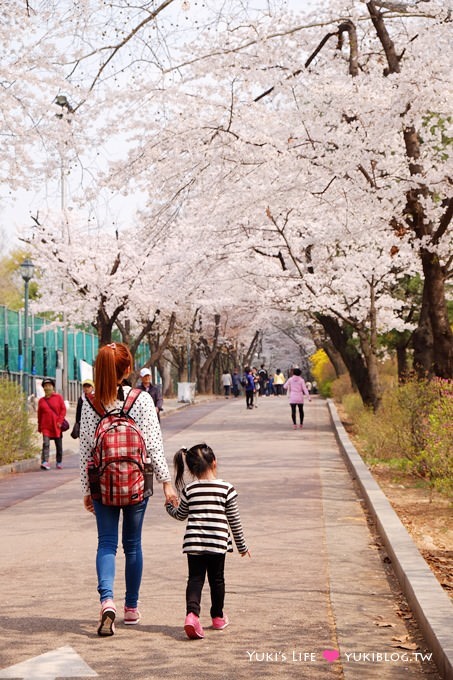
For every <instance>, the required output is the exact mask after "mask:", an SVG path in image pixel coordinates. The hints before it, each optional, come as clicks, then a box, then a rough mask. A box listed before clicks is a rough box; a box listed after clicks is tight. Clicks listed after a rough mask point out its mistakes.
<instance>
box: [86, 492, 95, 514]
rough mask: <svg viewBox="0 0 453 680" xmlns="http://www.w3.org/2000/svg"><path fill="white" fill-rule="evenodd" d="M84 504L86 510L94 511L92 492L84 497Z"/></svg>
mask: <svg viewBox="0 0 453 680" xmlns="http://www.w3.org/2000/svg"><path fill="white" fill-rule="evenodd" d="M83 506H84V508H85V510H88V512H93V513H94V505H93V499H92V498H91V494H90V495H88V496H84V497H83Z"/></svg>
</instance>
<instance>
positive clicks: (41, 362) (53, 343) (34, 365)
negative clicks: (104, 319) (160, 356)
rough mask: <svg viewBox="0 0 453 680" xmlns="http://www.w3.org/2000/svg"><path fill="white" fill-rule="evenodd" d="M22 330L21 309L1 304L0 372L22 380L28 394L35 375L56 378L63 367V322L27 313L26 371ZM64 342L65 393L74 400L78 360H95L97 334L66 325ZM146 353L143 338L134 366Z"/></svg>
mask: <svg viewBox="0 0 453 680" xmlns="http://www.w3.org/2000/svg"><path fill="white" fill-rule="evenodd" d="M24 332H25V328H24V313H23V312H21V311H19V312H14V311H12V310H11V309H8V308H7V307H5V306H4V305H0V375H8V376H9V377H10V378H11V379H12V380H15V381H16V382H20V383H22V385H23V387H24V390H25V392H26V394H31V393H34V392H35V378H43V377H44V376H50V377H52V378H56V377H57V374H58V372H59V371H60V373H61V369H63V368H65V369H66V367H65V366H64V364H65V362H64V346H65V337H64V335H65V334H64V325H63V323H61V322H51V321H49V320H48V319H43V318H42V317H38V316H35V315H33V314H30V315H28V320H27V342H26V345H27V357H26V361H25V367H26V374H24V354H23V352H24ZM66 342H67V364H66V366H67V373H68V375H67V383H68V391H67V393H66V390H65V391H64V396H65V398H67V399H69V400H70V401H74V400H75V399H77V397H78V395H79V392H80V382H79V381H80V379H81V375H80V365H81V362H82V361H83V362H86V363H87V364H89V365H90V366H91V365H93V364H94V360H95V357H96V354H97V351H98V337H97V335H96V334H95V333H88V332H86V331H84V330H80V329H78V328H74V327H73V326H68V327H67V332H66ZM149 356H150V354H149V347H148V345H147V344H146V343H145V342H142V343H141V344H140V346H139V348H138V350H137V352H136V355H135V363H136V366H143V364H145V363H146V361H147V360H148V359H149ZM57 382H58V379H57Z"/></svg>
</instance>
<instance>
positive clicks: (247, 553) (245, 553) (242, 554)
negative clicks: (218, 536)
mask: <svg viewBox="0 0 453 680" xmlns="http://www.w3.org/2000/svg"><path fill="white" fill-rule="evenodd" d="M246 555H248V556H249V557H252V553H251V552H250V550H247V552H244V553H241V557H245V556H246Z"/></svg>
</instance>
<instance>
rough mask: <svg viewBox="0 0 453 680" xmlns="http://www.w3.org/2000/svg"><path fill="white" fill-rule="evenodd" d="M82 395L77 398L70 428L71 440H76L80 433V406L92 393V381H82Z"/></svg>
mask: <svg viewBox="0 0 453 680" xmlns="http://www.w3.org/2000/svg"><path fill="white" fill-rule="evenodd" d="M82 390H83V394H81V396H80V397H79V399H78V401H77V407H76V416H75V423H74V427H73V428H72V432H71V437H72V438H73V439H78V437H79V431H80V419H81V417H82V405H83V402H84V400H85V399H86V398H87V395H88V394H93V393H94V382H93V381H92V380H88V379H86V380H84V381H83V383H82Z"/></svg>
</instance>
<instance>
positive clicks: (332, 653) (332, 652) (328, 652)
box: [322, 649, 340, 663]
mask: <svg viewBox="0 0 453 680" xmlns="http://www.w3.org/2000/svg"><path fill="white" fill-rule="evenodd" d="M322 655H323V657H324V658H325V659H326V661H329V662H330V663H332V661H336V660H337V659H338V657H339V656H340V652H339V651H338V649H325V650H324V651H323V653H322Z"/></svg>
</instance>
